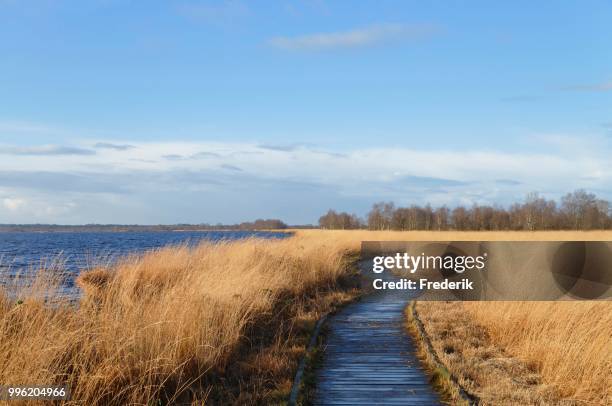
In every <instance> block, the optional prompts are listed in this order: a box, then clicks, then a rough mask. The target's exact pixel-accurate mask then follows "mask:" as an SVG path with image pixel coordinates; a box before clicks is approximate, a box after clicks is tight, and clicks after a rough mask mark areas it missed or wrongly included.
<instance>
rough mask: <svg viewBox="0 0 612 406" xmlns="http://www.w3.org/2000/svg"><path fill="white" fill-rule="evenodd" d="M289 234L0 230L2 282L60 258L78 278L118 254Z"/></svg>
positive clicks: (264, 232) (274, 237)
mask: <svg viewBox="0 0 612 406" xmlns="http://www.w3.org/2000/svg"><path fill="white" fill-rule="evenodd" d="M289 235H290V234H288V233H281V232H268V231H162V232H55V233H53V232H49V233H30V232H18V233H1V232H0V283H2V281H6V280H7V277H8V278H9V279H10V278H11V277H12V276H14V275H15V274H17V273H20V274H24V273H27V271H28V270H35V269H38V268H40V267H41V265H45V264H46V265H48V266H49V265H52V264H53V263H54V262H55V263H58V261H61V265H62V268H63V269H65V270H66V271H68V272H70V274H73V275H74V276H75V277H76V275H78V273H79V271H81V270H83V269H87V268H88V267H90V266H92V265H95V264H100V263H102V264H107V263H112V262H113V261H115V260H116V259H117V258H118V257H121V256H124V255H127V254H132V253H141V252H144V251H148V250H151V249H155V248H159V247H163V246H166V245H177V244H188V245H195V244H197V243H199V242H200V241H202V240H207V241H221V240H239V239H244V238H250V237H257V238H268V239H270V238H271V239H277V238H285V237H287V236H289ZM73 282H74V278H69V279H68V280H67V282H66V283H67V286H66V288H67V289H68V290H71V291H72V290H73V289H74V286H73ZM73 293H74V292H73Z"/></svg>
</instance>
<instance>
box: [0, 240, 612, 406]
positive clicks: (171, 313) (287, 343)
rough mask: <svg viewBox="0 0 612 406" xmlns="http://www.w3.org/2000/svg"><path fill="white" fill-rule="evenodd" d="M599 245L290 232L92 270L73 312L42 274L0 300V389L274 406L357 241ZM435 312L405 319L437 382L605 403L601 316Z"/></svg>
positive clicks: (489, 309)
mask: <svg viewBox="0 0 612 406" xmlns="http://www.w3.org/2000/svg"><path fill="white" fill-rule="evenodd" d="M611 237H612V233H611V232H558V231H557V232H499V233H497V232H409V233H408V232H392V231H388V232H387V231H380V232H377V231H319V230H298V231H296V235H294V236H293V237H291V238H288V239H285V240H280V241H262V240H247V241H239V242H223V243H217V244H213V243H204V244H201V245H199V246H198V247H196V248H187V247H168V248H162V249H159V250H155V251H152V252H150V253H147V254H145V255H143V256H133V257H128V258H125V259H123V260H122V261H120V263H118V264H117V265H116V266H114V267H112V268H97V269H93V270H91V271H88V272H86V273H83V274H82V275H81V277H80V278H79V285H80V286H81V287H82V289H83V297H82V298H81V300H80V303H79V304H78V306H75V305H74V304H71V303H68V302H66V303H63V302H56V303H53V304H52V305H49V304H43V303H42V301H41V299H40V297H41V295H42V294H47V295H52V294H53V289H54V272H53V271H52V270H51V271H44V272H41V273H40V277H39V279H38V280H37V282H36V283H34V286H32V287H31V288H27V289H21V290H19V289H18V288H13V292H11V293H10V294H8V293H5V294H3V293H2V292H1V291H0V382H2V383H3V384H26V383H29V384H33V383H45V384H51V383H68V384H69V385H70V387H71V388H72V399H73V401H74V402H75V403H79V404H108V403H115V404H125V403H137V404H151V403H158V402H162V403H166V402H168V401H175V402H185V403H189V402H191V403H223V404H228V403H229V404H232V403H233V404H253V403H259V404H275V403H282V402H283V399H286V397H287V395H288V392H289V390H290V387H291V381H292V378H293V374H294V373H295V370H296V367H297V363H298V361H299V359H300V357H301V356H302V355H303V352H304V346H305V343H306V342H307V339H308V333H309V331H310V329H311V328H312V326H313V325H314V322H315V321H316V320H317V318H318V317H319V316H320V315H321V314H322V313H324V312H327V311H329V310H331V309H333V308H334V307H335V306H336V305H339V304H341V303H343V302H345V301H347V300H350V299H351V298H353V297H354V296H355V295H356V294H357V293H356V291H355V290H354V289H353V288H352V287H353V286H354V278H353V275H352V273H353V267H352V266H351V261H354V259H355V254H356V253H357V252H358V249H359V243H360V242H361V241H362V240H415V241H418V240H421V241H428V240H442V241H444V240H610V239H612V238H611ZM15 289H16V290H17V291H15ZM15 293H16V296H15ZM17 299H18V300H17ZM445 306H446V307H445ZM448 306H449V304H444V303H438V302H430V303H427V306H421V305H419V309H418V310H419V314H420V315H421V317H422V319H423V322H424V323H425V327H426V329H428V330H427V331H428V333H430V332H431V334H432V338H433V339H434V344H435V345H434V347H435V346H436V345H437V347H436V348H437V349H438V350H440V352H441V354H442V355H441V358H442V359H443V361H444V362H448V365H447V367H448V368H449V370H451V371H452V372H453V373H455V374H457V377H458V379H459V380H463V382H464V383H469V382H471V383H472V386H469V388H471V389H472V390H474V391H475V392H476V393H478V394H479V395H480V396H481V397H482V398H483V399H486V393H487V392H489V393H493V392H495V391H496V390H505V389H503V387H502V386H498V387H497V389H496V387H495V384H496V381H497V382H499V383H500V385H503V384H504V382H506V381H505V380H503V379H495V376H496V375H492V376H491V377H490V378H487V379H484V378H482V379H480V378H478V376H477V375H473V376H472V375H468V373H470V374H471V373H472V372H473V371H476V370H478V368H479V366H482V365H480V364H478V362H481V361H482V363H484V364H483V365H486V362H487V360H491V359H495V358H500V357H505V358H507V359H509V360H510V361H508V362H509V363H516V365H521V368H523V367H522V366H524V367H525V368H526V369H524V370H521V371H522V375H521V374H515V375H512V374H513V368H508V371H506V372H508V373H509V374H510V375H512V376H511V377H510V378H509V379H510V381H512V380H516V379H518V380H519V381H520V380H523V379H525V380H526V382H527V381H528V382H531V381H533V382H537V383H538V384H537V385H528V387H527V389H526V390H527V391H530V394H529V396H527V397H525V398H523V399H525V400H526V402H527V403H543V402H551V401H555V402H556V401H558V400H561V399H568V401H569V399H579V400H581V401H583V402H585V403H586V402H591V403H602V402H603V403H605V402H606V401H608V400H609V399H610V396H611V395H612V392H611V390H610V387H612V385H610V376H611V375H612V374H611V372H612V371H611V369H612V361H611V354H610V351H611V350H610V348H612V338H611V337H612V320H611V318H610V314H612V303H610V302H604V303H601V302H600V303H595V302H584V303H575V302H574V303H548V302H532V303H462V304H459V306H456V305H453V309H459V310H458V314H459V313H460V314H461V315H463V316H464V317H465V319H466V321H465V323H455V320H457V319H454V318H453V317H454V316H453V315H452V314H451V313H447V312H446V311H447V310H448V311H450V309H447V307H448ZM440 320H442V321H440ZM438 322H440V323H447V325H446V327H444V328H446V329H447V330H449V331H450V330H451V327H452V326H455V327H457V328H462V329H463V330H464V331H463V332H462V334H463V336H457V337H456V338H457V339H456V340H455V341H456V342H454V345H456V348H455V347H453V350H452V351H451V350H449V348H447V349H446V350H445V349H444V346H443V341H439V342H436V341H435V339H436V334H438V333H436V332H435V331H434V330H433V327H432V326H434V325H435V323H438ZM440 326H443V324H439V326H438V327H440ZM475 326H476V327H475ZM444 328H442V327H440V328H439V329H438V330H437V331H439V332H440V333H439V335H441V334H443V333H442V332H441V331H442V330H444ZM477 336H478V337H479V336H482V337H481V338H482V341H481V342H482V346H484V345H485V344H486V346H487V347H486V348H483V349H482V350H481V352H482V353H483V354H481V355H482V358H478V359H477V361H478V362H475V361H474V359H476V358H474V359H472V360H470V357H472V355H473V352H474V351H477V350H478V348H476V349H475V350H473V351H472V350H470V351H472V352H470V351H468V350H467V349H465V351H464V350H463V347H461V346H460V344H461V343H460V341H462V340H464V341H466V342H472V343H478V339H479V338H478V337H477ZM436 343H437V344H436ZM476 347H478V346H476ZM489 347H490V348H489ZM487 351H488V352H487ZM453 354H454V355H453ZM487 354H488V355H487ZM460 356H461V357H462V358H461V357H460ZM452 357H455V358H457V359H459V360H458V361H457V363H454V362H455V361H456V360H454V359H451V358H452ZM461 362H464V364H461ZM482 363H481V364H482ZM489 363H490V361H489ZM468 364H469V366H470V369H468V368H467V366H468ZM495 365H497V364H495ZM454 366H457V368H456V369H453V368H454ZM461 368H464V370H465V371H466V375H465V376H462V375H461V372H462V369H461ZM468 371H471V372H468ZM479 379H480V380H479ZM485 381H486V382H485ZM483 382H484V383H483ZM492 403H495V402H494V401H492Z"/></svg>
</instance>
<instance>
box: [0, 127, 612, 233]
mask: <svg viewBox="0 0 612 406" xmlns="http://www.w3.org/2000/svg"><path fill="white" fill-rule="evenodd" d="M577 140H582V143H583V145H585V146H589V145H591V147H585V148H577V147H576V146H575V145H574V142H575V141H577ZM589 140H590V141H589ZM87 142H88V143H87ZM87 142H86V141H83V145H80V144H77V145H76V147H75V148H85V147H86V146H87V145H92V144H91V141H87ZM531 142H533V143H537V145H539V146H540V147H541V148H539V149H538V148H529V150H532V151H536V150H538V151H543V152H537V153H536V152H533V153H521V152H507V151H492V150H465V151H458V150H446V149H439V150H421V149H415V148H386V147H370V148H353V149H348V150H341V151H338V150H326V149H324V148H322V147H320V146H311V145H304V144H295V145H294V144H291V146H288V147H282V146H281V147H277V146H275V147H273V148H270V145H267V144H258V143H254V142H253V143H248V142H241V143H238V142H234V143H231V142H134V141H130V140H118V141H117V140H116V141H113V145H115V144H116V145H130V146H133V148H129V149H114V148H102V149H98V150H97V154H95V155H90V156H82V155H61V156H59V155H48V154H47V155H37V156H32V155H19V156H15V155H5V156H4V157H3V159H2V160H0V192H2V193H0V207H4V208H5V209H7V211H5V212H4V217H3V215H2V213H0V223H1V222H18V221H22V222H31V221H33V219H36V220H37V221H41V222H58V223H59V222H96V221H99V222H160V221H162V220H165V221H167V222H181V221H188V222H189V221H191V222H200V221H211V222H217V221H230V222H231V221H235V220H236V219H237V216H240V219H248V218H250V217H258V216H264V215H267V216H279V217H283V218H286V219H287V220H288V221H292V222H296V223H297V222H304V221H314V220H313V219H316V216H317V215H320V213H318V214H317V211H318V210H326V209H328V208H329V207H338V208H342V209H347V210H351V211H352V210H359V209H356V208H355V207H356V205H358V204H362V206H359V207H363V206H368V205H369V204H370V203H371V202H372V201H376V200H394V201H396V202H398V203H399V204H410V203H426V202H431V203H432V204H449V205H453V204H456V203H461V202H479V203H502V204H505V203H509V202H512V201H516V200H517V199H522V198H523V196H524V195H525V194H526V193H527V192H530V191H533V190H538V191H540V192H542V193H543V194H544V195H545V196H547V197H549V198H558V197H559V195H560V194H561V193H565V192H568V191H571V190H574V189H577V188H587V189H589V190H591V191H594V192H596V193H597V194H598V195H600V196H601V197H603V198H607V199H610V198H612V188H611V187H610V185H612V162H611V161H610V160H609V158H608V157H609V156H610V154H611V153H612V150H611V146H610V145H605V144H601V143H600V141H597V140H595V141H594V139H593V138H592V137H591V138H589V137H582V138H579V137H574V138H571V137H569V136H556V137H555V136H542V137H539V138H538V137H535V136H534V137H532V139H531ZM589 142H590V143H589ZM608 144H609V143H608ZM534 145H536V144H534ZM572 145H574V146H572ZM594 145H597V147H594ZM32 148H34V147H32ZM168 157H175V159H169V158H168ZM179 158H180V159H179ZM500 179H501V180H503V181H500ZM15 196H19V199H22V200H24V202H25V203H24V202H20V201H17V200H6V198H8V199H15ZM2 197H6V198H5V199H4V200H2V199H1V198H2ZM291 199H295V201H292V200H291ZM308 199H311V200H308ZM340 201H341V202H344V206H342V207H339V206H338V205H339V203H337V202H340ZM70 202H73V203H70ZM152 202H155V204H153V203H152ZM271 202H275V203H274V204H271ZM360 202H361V203H360ZM364 202H368V203H364ZM69 203H70V204H69ZM158 204H163V206H159V207H158V206H157V205H158ZM20 205H21V206H20ZM275 205H276V206H275ZM230 206H232V207H230ZM319 206H321V207H319ZM9 207H10V208H12V210H9ZM48 207H52V208H53V209H52V210H48V209H47V208H48ZM295 207H299V208H300V210H297V211H296V210H295ZM16 208H20V209H19V210H16ZM26 208H27V212H28V213H26V211H25V209H26ZM311 211H312V212H314V214H312V213H311V214H307V213H310V212H311ZM8 213H13V214H11V215H9V214H8ZM236 213H238V214H236ZM18 214H20V215H21V214H23V215H22V216H21V217H20V216H18ZM26 214H27V215H26ZM188 215H189V216H190V217H183V216H188ZM298 215H299V216H308V217H306V219H304V217H292V216H298ZM145 216H146V217H145ZM311 217H312V218H311Z"/></svg>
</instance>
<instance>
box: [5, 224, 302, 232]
mask: <svg viewBox="0 0 612 406" xmlns="http://www.w3.org/2000/svg"><path fill="white" fill-rule="evenodd" d="M291 228H292V229H294V228H300V227H291ZM232 231H233V232H236V231H265V232H287V233H289V232H290V231H289V230H288V229H278V228H269V229H268V228H243V227H237V226H236V227H232V226H220V227H205V226H191V225H190V226H186V225H159V226H145V225H74V226H72V225H71V226H67V225H42V224H41V225H34V224H32V225H29V224H27V225H26V224H15V225H12V224H11V225H5V224H1V225H0V233H74V232H83V233H85V232H107V233H117V232H232Z"/></svg>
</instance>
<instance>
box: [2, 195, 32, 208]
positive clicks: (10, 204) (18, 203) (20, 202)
mask: <svg viewBox="0 0 612 406" xmlns="http://www.w3.org/2000/svg"><path fill="white" fill-rule="evenodd" d="M25 204H26V201H25V200H24V199H19V198H11V197H6V198H4V199H2V205H3V206H4V207H5V208H6V209H8V210H10V211H16V210H19V209H20V208H21V207H23V206H24V205H25Z"/></svg>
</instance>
